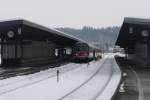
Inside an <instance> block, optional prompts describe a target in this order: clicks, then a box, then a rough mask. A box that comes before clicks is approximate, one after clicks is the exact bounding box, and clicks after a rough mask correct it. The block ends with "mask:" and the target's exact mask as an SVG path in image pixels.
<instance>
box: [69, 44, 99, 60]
mask: <svg viewBox="0 0 150 100" xmlns="http://www.w3.org/2000/svg"><path fill="white" fill-rule="evenodd" d="M97 58H101V52H100V50H99V49H97V48H96V47H92V46H90V45H89V44H87V43H82V42H78V43H76V44H75V45H74V47H73V52H72V59H73V61H90V60H92V59H97Z"/></svg>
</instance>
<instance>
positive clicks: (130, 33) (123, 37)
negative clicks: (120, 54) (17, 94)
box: [116, 17, 150, 48]
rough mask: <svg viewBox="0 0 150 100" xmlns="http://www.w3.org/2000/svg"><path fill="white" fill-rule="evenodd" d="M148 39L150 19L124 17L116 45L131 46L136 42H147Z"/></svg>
mask: <svg viewBox="0 0 150 100" xmlns="http://www.w3.org/2000/svg"><path fill="white" fill-rule="evenodd" d="M149 41H150V19H141V18H128V17H126V18H125V19H124V22H123V24H122V26H121V29H120V32H119V36H118V38H117V41H116V45H118V46H120V47H123V48H128V47H131V48H132V47H133V46H134V45H135V43H136V42H140V43H149Z"/></svg>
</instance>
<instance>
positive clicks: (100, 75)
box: [0, 55, 120, 100]
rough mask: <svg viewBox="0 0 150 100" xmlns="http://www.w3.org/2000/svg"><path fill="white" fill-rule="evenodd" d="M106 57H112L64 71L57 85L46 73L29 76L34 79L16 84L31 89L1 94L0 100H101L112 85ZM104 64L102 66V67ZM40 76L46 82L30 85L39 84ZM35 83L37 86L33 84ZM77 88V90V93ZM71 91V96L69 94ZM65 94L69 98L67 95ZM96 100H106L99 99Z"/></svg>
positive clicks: (49, 74) (109, 64)
mask: <svg viewBox="0 0 150 100" xmlns="http://www.w3.org/2000/svg"><path fill="white" fill-rule="evenodd" d="M109 57H111V56H109V55H108V56H105V57H104V58H103V59H102V60H99V61H93V62H91V63H90V65H89V66H87V64H77V65H76V64H75V65H76V67H77V68H74V70H70V71H66V72H64V73H63V74H60V81H59V83H57V77H56V76H54V77H49V76H51V71H49V72H47V71H42V72H40V73H42V74H39V75H37V76H36V75H35V76H34V74H33V76H32V78H33V79H32V78H31V79H30V78H27V77H28V76H26V77H24V78H25V80H23V79H21V82H19V84H21V85H22V84H24V83H29V82H30V81H31V82H32V85H29V84H28V86H26V87H24V85H22V86H23V87H21V86H20V88H19V89H15V91H11V92H6V93H4V94H1V95H0V100H59V99H60V98H62V97H65V98H63V99H67V100H90V99H92V100H93V99H96V98H101V96H102V95H104V94H103V93H104V92H105V90H108V89H107V88H108V87H109V86H110V85H109V84H110V82H114V81H115V80H114V78H113V77H114V72H115V71H114V70H115V69H114V68H113V67H112V66H111V64H112V62H113V60H110V59H109ZM103 63H104V66H102V65H103ZM75 65H72V66H75ZM113 65H114V64H113ZM70 67H71V65H70ZM55 75H56V70H55ZM115 75H116V74H115ZM119 75H120V74H119ZM43 76H44V77H47V78H46V79H45V78H44V79H43V78H42V80H40V81H33V80H34V79H35V80H39V79H40V78H41V77H43ZM93 76H94V77H93ZM116 76H118V75H116ZM91 77H92V78H91ZM26 78H27V79H26ZM112 78H113V81H112ZM115 78H116V77H115ZM19 79H20V78H19ZM89 79H90V80H89ZM16 80H17V78H16ZM87 80H88V81H87ZM86 81H87V82H86ZM7 82H8V83H9V82H10V83H11V82H12V80H10V81H6V83H7ZM34 82H35V83H36V84H33V83H34ZM4 83H5V82H4ZM6 83H5V84H6ZM16 83H17V82H14V84H15V85H14V86H13V85H12V86H11V87H13V88H14V87H15V86H17V85H18V84H16ZM84 83H86V84H84ZM0 84H1V82H0ZM82 84H84V85H82ZM113 84H114V87H117V82H114V83H113ZM11 87H5V88H1V87H0V91H4V90H5V89H11ZM77 87H80V88H78V89H76V88H77ZM112 89H114V88H112ZM73 90H76V91H73ZM71 91H73V92H72V93H71V94H70V92H71ZM114 91H115V90H114ZM106 92H108V91H106ZM68 93H69V95H67V94H68ZM113 93H114V92H113V91H111V93H110V95H112V94H113ZM66 95H67V96H66ZM104 96H105V95H104ZM89 98H90V99H89ZM98 100H105V99H98ZM106 100H109V99H106Z"/></svg>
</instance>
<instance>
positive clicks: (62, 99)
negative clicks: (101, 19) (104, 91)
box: [59, 60, 108, 100]
mask: <svg viewBox="0 0 150 100" xmlns="http://www.w3.org/2000/svg"><path fill="white" fill-rule="evenodd" d="M106 62H108V60H105V61H104V62H103V63H102V64H101V66H100V67H99V68H98V70H97V71H96V72H95V73H94V74H93V75H92V76H91V77H89V78H88V79H87V80H86V81H85V82H83V83H82V84H81V85H79V86H78V87H76V88H75V89H73V90H72V91H70V92H69V93H67V94H66V95H64V96H62V97H60V98H59V100H65V98H67V97H68V96H69V95H71V94H72V93H74V92H75V91H77V90H78V89H80V88H81V87H82V86H84V85H85V84H87V83H88V82H89V81H90V80H91V79H92V78H93V77H95V76H96V75H97V74H98V73H99V71H100V70H101V69H102V68H103V65H104V64H105V63H106ZM106 85H107V84H106Z"/></svg>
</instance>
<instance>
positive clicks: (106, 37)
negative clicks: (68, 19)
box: [56, 26, 120, 47]
mask: <svg viewBox="0 0 150 100" xmlns="http://www.w3.org/2000/svg"><path fill="white" fill-rule="evenodd" d="M56 29H57V30H60V31H63V32H65V33H67V34H71V35H74V36H76V37H78V38H81V39H83V40H85V41H87V42H89V43H93V44H97V45H99V46H100V47H102V46H104V45H105V46H107V47H109V46H112V45H113V44H114V43H115V41H116V39H117V36H118V33H119V30H120V27H117V26H114V27H106V28H93V27H87V26H84V27H83V28H82V29H74V28H56Z"/></svg>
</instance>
